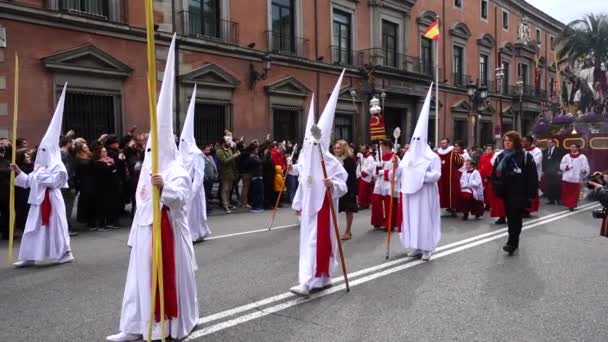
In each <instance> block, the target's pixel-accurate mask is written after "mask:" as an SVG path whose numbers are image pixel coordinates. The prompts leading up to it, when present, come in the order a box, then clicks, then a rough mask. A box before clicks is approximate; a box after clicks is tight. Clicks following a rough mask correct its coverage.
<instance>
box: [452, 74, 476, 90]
mask: <svg viewBox="0 0 608 342" xmlns="http://www.w3.org/2000/svg"><path fill="white" fill-rule="evenodd" d="M472 81H473V79H472V78H471V76H469V75H465V74H463V73H459V72H455V73H453V74H452V85H453V86H454V87H458V88H466V87H467V85H468V84H469V83H471V82H472Z"/></svg>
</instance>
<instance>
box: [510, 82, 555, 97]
mask: <svg viewBox="0 0 608 342" xmlns="http://www.w3.org/2000/svg"><path fill="white" fill-rule="evenodd" d="M509 95H511V96H513V97H516V98H518V97H519V96H520V95H521V97H522V98H523V99H534V100H543V99H546V98H547V91H546V90H544V89H535V88H534V87H531V86H528V85H526V86H524V88H523V92H521V93H520V90H519V87H518V86H517V85H512V86H510V87H509Z"/></svg>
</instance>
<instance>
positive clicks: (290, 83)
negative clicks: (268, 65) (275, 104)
mask: <svg viewBox="0 0 608 342" xmlns="http://www.w3.org/2000/svg"><path fill="white" fill-rule="evenodd" d="M264 88H265V89H266V92H267V93H268V94H270V95H281V96H285V95H287V96H297V97H306V96H308V94H310V89H308V87H306V86H305V85H304V83H302V82H300V81H298V80H297V79H296V78H295V77H293V76H289V77H285V78H283V79H280V80H278V81H276V82H273V83H271V84H269V85H267V86H265V87H264Z"/></svg>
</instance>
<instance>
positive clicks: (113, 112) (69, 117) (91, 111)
mask: <svg viewBox="0 0 608 342" xmlns="http://www.w3.org/2000/svg"><path fill="white" fill-rule="evenodd" d="M118 108H120V96H118V95H107V94H96V93H89V92H76V91H68V92H66V95H65V106H64V109H63V132H67V131H69V130H74V131H75V132H76V135H77V136H79V137H83V138H85V139H86V140H87V141H96V140H97V139H98V138H99V136H101V135H102V134H120V132H119V130H118V127H117V121H118V120H117V119H118V113H117V111H118Z"/></svg>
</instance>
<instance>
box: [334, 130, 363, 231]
mask: <svg viewBox="0 0 608 342" xmlns="http://www.w3.org/2000/svg"><path fill="white" fill-rule="evenodd" d="M334 154H335V156H336V158H337V159H338V160H339V161H340V163H342V166H343V167H344V169H345V170H346V172H347V173H348V179H347V180H346V186H347V187H348V192H347V193H346V194H345V195H344V196H342V197H340V202H339V207H340V209H339V212H345V213H346V231H345V232H344V235H342V236H341V239H342V240H350V239H351V237H352V234H351V232H350V229H351V227H352V225H353V213H356V212H357V211H358V206H357V163H356V162H355V159H354V158H353V150H352V148H351V147H350V146H349V145H348V143H347V142H346V141H345V140H338V141H336V145H335V146H334Z"/></svg>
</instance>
